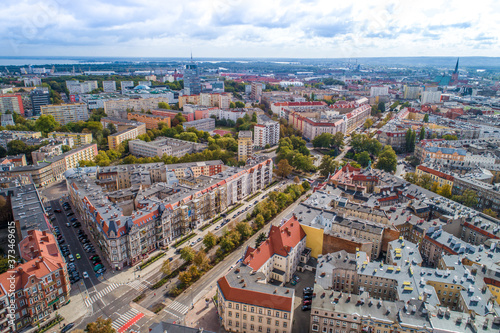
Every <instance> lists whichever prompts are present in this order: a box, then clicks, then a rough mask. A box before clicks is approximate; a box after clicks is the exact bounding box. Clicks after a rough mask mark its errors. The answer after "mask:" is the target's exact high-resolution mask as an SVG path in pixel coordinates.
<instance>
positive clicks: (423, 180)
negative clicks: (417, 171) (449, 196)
mask: <svg viewBox="0 0 500 333" xmlns="http://www.w3.org/2000/svg"><path fill="white" fill-rule="evenodd" d="M432 183H433V180H432V177H431V176H430V175H429V174H423V175H421V176H420V177H419V178H418V185H419V186H421V187H423V188H425V189H427V190H429V189H430V188H431V186H432Z"/></svg>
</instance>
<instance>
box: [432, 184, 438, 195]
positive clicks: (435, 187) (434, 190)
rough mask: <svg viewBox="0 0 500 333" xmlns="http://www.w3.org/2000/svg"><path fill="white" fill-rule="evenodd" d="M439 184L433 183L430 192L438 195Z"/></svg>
mask: <svg viewBox="0 0 500 333" xmlns="http://www.w3.org/2000/svg"><path fill="white" fill-rule="evenodd" d="M438 189H439V184H438V182H433V183H432V185H431V192H434V193H438Z"/></svg>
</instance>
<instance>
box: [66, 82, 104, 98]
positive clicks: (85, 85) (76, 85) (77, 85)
mask: <svg viewBox="0 0 500 333" xmlns="http://www.w3.org/2000/svg"><path fill="white" fill-rule="evenodd" d="M66 87H67V88H68V90H69V94H70V95H80V94H87V93H89V92H91V91H92V90H95V89H97V87H98V85H97V81H84V82H80V81H76V80H70V81H66Z"/></svg>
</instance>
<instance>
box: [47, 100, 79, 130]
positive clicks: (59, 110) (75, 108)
mask: <svg viewBox="0 0 500 333" xmlns="http://www.w3.org/2000/svg"><path fill="white" fill-rule="evenodd" d="M40 110H41V113H42V114H44V115H51V116H53V117H54V119H55V120H56V121H57V122H58V123H60V124H61V125H66V124H67V123H70V122H71V123H76V122H78V121H80V120H81V121H87V120H88V119H89V111H88V109H87V105H86V104H85V103H73V104H58V105H42V106H40Z"/></svg>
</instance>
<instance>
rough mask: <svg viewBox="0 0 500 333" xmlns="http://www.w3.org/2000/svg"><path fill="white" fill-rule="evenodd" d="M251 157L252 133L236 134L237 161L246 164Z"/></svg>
mask: <svg viewBox="0 0 500 333" xmlns="http://www.w3.org/2000/svg"><path fill="white" fill-rule="evenodd" d="M252 156H253V140H252V131H240V132H238V161H243V162H246V160H247V159H248V158H249V157H252Z"/></svg>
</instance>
